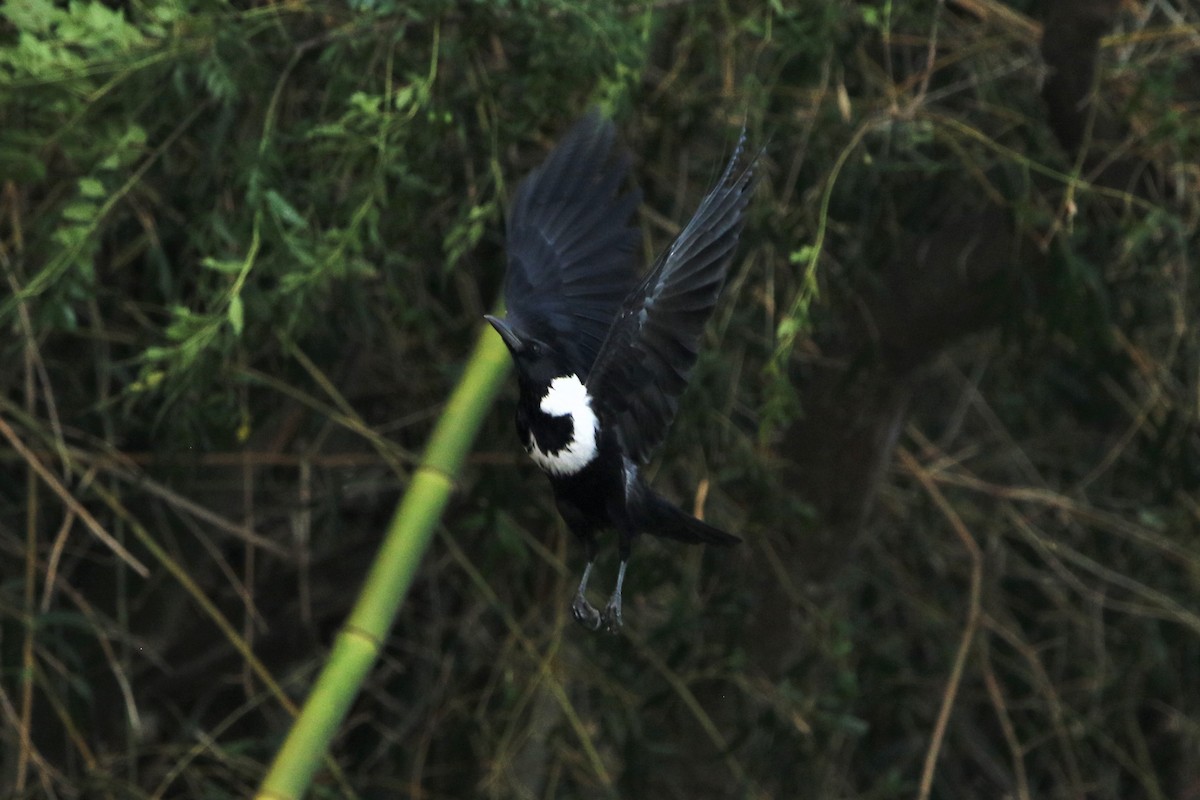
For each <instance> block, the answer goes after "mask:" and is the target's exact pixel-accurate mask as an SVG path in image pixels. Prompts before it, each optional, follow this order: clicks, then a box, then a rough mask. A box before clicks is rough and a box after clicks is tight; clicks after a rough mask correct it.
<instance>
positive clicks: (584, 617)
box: [571, 561, 600, 631]
mask: <svg viewBox="0 0 1200 800" xmlns="http://www.w3.org/2000/svg"><path fill="white" fill-rule="evenodd" d="M591 575H592V562H591V561H589V562H588V563H587V566H586V567H584V568H583V579H582V580H581V581H579V588H578V589H577V590H576V591H575V599H574V600H573V601H572V602H571V614H572V615H573V616H574V617H575V621H576V622H578V623H579V624H580V625H582V626H583V627H585V628H587V629H588V630H589V631H595V630H599V629H600V612H599V611H597V610H596V609H595V608H593V607H592V604H591V603H589V602H588V601H587V597H586V596H585V594H584V593H585V592H587V583H588V578H590V577H591Z"/></svg>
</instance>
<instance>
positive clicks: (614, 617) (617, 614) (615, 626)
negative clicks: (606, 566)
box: [600, 557, 629, 633]
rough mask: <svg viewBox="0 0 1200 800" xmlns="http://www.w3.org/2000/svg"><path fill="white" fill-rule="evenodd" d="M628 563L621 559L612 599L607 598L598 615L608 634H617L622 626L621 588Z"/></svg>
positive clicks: (625, 559)
mask: <svg viewBox="0 0 1200 800" xmlns="http://www.w3.org/2000/svg"><path fill="white" fill-rule="evenodd" d="M628 563H629V559H628V557H626V558H622V559H621V566H620V567H619V568H618V569H617V588H615V589H613V593H612V597H610V598H608V603H606V604H605V606H604V613H603V614H601V615H600V616H601V620H602V621H603V623H604V630H606V631H608V632H609V633H619V632H620V630H621V625H622V624H624V623H623V622H622V620H621V586H622V585H623V584H624V583H625V565H626V564H628Z"/></svg>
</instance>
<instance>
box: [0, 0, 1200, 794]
mask: <svg viewBox="0 0 1200 800" xmlns="http://www.w3.org/2000/svg"><path fill="white" fill-rule="evenodd" d="M1198 31H1200V10H1198V9H1197V8H1196V7H1195V5H1194V4H1190V3H1188V2H1183V0H1144V1H1141V0H1127V1H1126V2H1123V3H1117V2H1115V0H1102V1H1095V0H1057V1H1056V2H1045V3H1034V2H1028V1H1023V2H1016V3H1012V4H1006V3H1003V2H1000V0H944V2H933V1H932V0H928V1H926V2H914V3H892V2H884V1H882V0H881V1H880V2H851V1H850V0H841V1H840V2H839V1H837V0H830V1H829V2H806V3H783V2H777V3H765V4H764V3H753V2H712V3H708V2H703V3H686V2H671V1H670V0H666V1H664V2H656V3H639V2H616V3H613V2H608V0H605V1H604V2H598V1H597V2H567V0H556V1H554V2H544V3H536V2H524V1H523V0H509V1H508V2H471V1H470V0H417V2H412V3H400V2H392V1H391V0H380V1H379V2H369V1H368V0H359V2H352V3H349V4H340V3H328V2H313V3H304V2H286V3H285V2H279V3H275V2H264V3H254V4H249V3H235V4H232V5H230V4H226V3H218V2H212V1H211V0H180V2H177V3H161V4H160V3H154V2H140V1H139V0H129V1H128V2H120V1H118V0H109V1H108V2H99V1H98V0H75V2H72V3H71V4H69V5H63V4H56V3H52V2H49V0H21V1H20V2H17V1H16V0H10V1H9V2H8V3H6V4H5V5H3V6H0V273H2V278H3V282H2V285H0V325H2V327H0V388H2V389H3V391H2V393H0V742H2V745H0V795H2V796H4V797H10V796H12V797H21V798H34V797H38V798H40V797H56V798H92V797H96V798H121V799H124V798H150V797H154V798H159V797H163V798H175V797H187V798H226V797H242V796H246V795H248V794H250V793H252V792H253V790H254V787H255V786H256V785H257V783H258V781H259V780H260V778H261V776H262V772H263V770H264V768H265V765H266V763H267V762H269V760H270V759H271V758H272V756H273V754H274V752H275V750H276V748H277V747H278V745H279V742H280V740H281V738H282V736H283V735H284V733H285V732H286V730H287V728H288V725H289V722H290V716H289V715H288V713H287V712H286V711H285V710H284V709H283V708H282V707H281V706H280V703H279V702H278V700H277V699H276V698H275V697H273V696H272V695H271V694H270V692H268V691H267V690H266V689H265V688H264V686H263V684H262V682H261V681H260V680H259V678H258V677H256V676H255V675H254V674H253V672H252V671H251V670H250V669H249V667H248V666H247V659H246V657H245V653H246V652H247V648H249V649H251V650H253V652H254V653H256V654H257V656H258V657H259V658H261V659H262V660H263V662H265V664H266V665H267V667H268V668H269V669H270V671H271V673H272V674H273V675H274V676H275V678H276V679H277V680H278V681H280V682H281V683H283V684H284V685H285V687H286V688H287V689H288V691H289V692H291V693H292V694H293V696H294V697H295V698H296V699H300V698H302V697H303V696H304V694H305V691H306V689H307V687H308V685H309V684H310V682H311V680H312V678H313V676H314V674H315V672H316V670H317V669H319V667H320V665H321V664H322V662H323V656H324V653H325V652H326V649H327V647H328V645H329V643H330V640H331V637H332V636H333V634H334V632H335V631H336V630H337V629H338V627H339V626H340V625H341V623H342V621H343V620H344V618H345V615H346V612H347V611H348V609H349V607H350V605H351V603H352V602H353V599H354V596H355V593H356V592H357V590H358V588H359V586H360V584H361V581H362V578H363V575H364V573H365V571H366V569H367V566H368V565H369V563H370V559H371V558H372V556H373V554H374V551H375V549H376V548H377V546H378V544H379V540H380V537H381V533H382V530H383V528H384V527H385V525H386V523H387V521H388V519H389V517H390V516H391V513H392V510H393V508H394V507H395V504H396V502H397V500H398V499H399V497H400V495H401V493H402V491H403V490H404V488H405V486H406V484H407V481H408V479H409V478H410V476H411V474H412V471H413V469H414V467H415V458H416V454H418V453H419V452H420V450H421V448H422V446H423V444H424V442H425V439H426V437H427V435H428V432H429V430H430V428H431V426H432V425H433V423H434V422H435V421H436V419H437V418H438V415H439V413H440V411H441V405H442V403H443V401H444V399H445V398H446V396H447V395H448V394H449V392H450V391H451V389H452V388H453V386H454V385H455V381H456V378H457V376H458V374H459V373H460V371H461V370H462V367H463V364H464V361H465V359H466V357H467V354H468V353H469V351H470V348H471V347H472V345H473V343H474V340H475V337H476V336H477V334H478V331H479V329H480V327H481V325H482V319H481V316H482V314H484V313H485V312H487V311H489V310H491V309H492V308H493V307H494V303H495V301H496V298H497V293H498V289H499V286H500V281H501V277H502V274H503V266H504V257H503V237H502V231H503V217H504V210H505V207H506V202H507V199H508V198H509V197H510V196H511V193H512V190H513V188H514V186H515V184H516V182H517V181H518V180H519V179H520V178H521V177H522V176H523V175H524V174H525V173H526V172H527V171H528V170H529V169H531V168H532V167H533V166H534V165H536V164H537V163H538V162H539V161H540V159H541V158H543V157H544V155H545V153H546V152H547V151H548V148H549V147H550V146H551V145H552V143H553V142H554V141H555V139H556V138H557V137H558V136H559V135H560V134H561V133H562V132H563V131H564V130H566V128H567V127H568V126H569V124H570V123H571V122H572V121H573V120H574V119H576V118H577V117H578V116H580V115H581V114H582V113H584V112H585V111H586V109H588V108H589V107H590V106H592V105H595V104H599V105H600V106H601V108H603V109H604V110H605V112H606V113H609V114H612V115H613V116H614V118H615V119H616V121H617V126H618V128H619V130H620V131H621V135H622V138H623V141H624V142H625V143H626V144H627V145H628V146H629V148H630V149H631V151H632V152H633V153H634V155H635V162H634V167H633V172H634V174H635V175H636V177H637V181H638V183H639V184H640V186H641V187H642V189H643V190H644V192H645V196H646V203H645V207H644V209H643V211H642V212H641V214H640V216H639V220H640V223H641V225H642V227H643V229H644V231H645V234H646V243H647V244H646V260H649V258H651V257H652V256H653V254H654V253H655V252H657V251H658V250H660V249H661V248H663V247H665V246H666V245H667V244H668V243H669V242H670V240H671V237H672V236H673V235H674V234H675V233H677V232H678V230H679V226H680V224H681V223H682V222H684V221H685V220H686V219H687V217H688V216H689V215H690V213H691V212H692V210H693V209H694V207H695V205H696V203H697V202H698V200H699V199H700V197H701V196H702V195H703V193H704V191H705V189H706V188H707V186H708V185H709V183H710V182H711V181H712V179H713V178H715V176H716V175H717V174H718V171H719V169H720V167H721V165H722V164H723V162H724V160H725V158H726V157H727V156H728V154H729V152H730V150H731V148H732V146H733V143H734V142H735V140H736V136H737V132H738V130H739V128H740V127H741V125H742V124H743V122H745V124H746V125H747V129H748V132H749V135H750V138H751V140H752V141H753V142H755V143H758V144H760V145H762V146H763V147H765V154H764V156H763V163H764V171H765V175H764V178H763V180H762V181H761V183H760V185H759V188H758V192H757V196H756V199H755V201H754V203H753V204H752V207H751V210H750V220H749V224H748V227H747V231H746V234H745V236H744V238H743V243H742V246H741V248H740V253H739V256H738V258H737V259H736V261H735V262H734V265H733V268H732V270H731V275H730V281H729V284H728V288H727V290H726V292H725V294H724V297H723V299H722V302H721V305H720V307H719V309H718V311H717V314H716V317H715V319H714V320H713V322H712V323H711V324H710V326H709V329H708V331H709V332H708V336H707V341H706V346H705V350H704V353H703V355H702V358H701V361H700V364H699V365H698V368H697V370H696V373H695V375H694V379H693V384H692V387H691V389H690V390H689V392H688V393H687V395H686V396H685V397H684V399H683V402H682V407H681V411H680V415H679V418H678V420H677V422H676V425H675V427H674V430H673V432H672V434H671V436H670V439H669V441H668V443H667V445H666V446H665V447H664V449H663V451H662V452H661V453H660V455H659V458H658V459H657V460H656V466H655V467H654V469H653V470H652V474H653V476H654V483H655V485H656V486H657V487H658V488H659V489H660V490H661V491H663V493H665V494H667V495H668V496H670V497H672V498H673V499H676V500H679V501H681V502H682V503H683V504H684V505H685V507H688V508H693V507H694V508H695V509H697V510H699V511H701V512H702V513H703V514H704V516H705V518H706V519H708V520H710V521H712V522H713V523H714V524H717V525H719V526H721V527H723V528H725V529H728V530H731V531H735V532H737V533H739V534H740V535H741V536H742V537H743V538H744V539H745V544H743V545H741V546H740V547H739V548H737V549H735V550H733V551H720V552H717V551H709V552H704V551H701V550H699V549H687V548H683V547H680V546H676V545H672V544H670V543H661V542H658V541H653V540H649V539H643V540H642V541H640V542H639V545H640V546H639V547H638V548H637V549H636V550H635V554H634V567H635V569H633V570H632V571H631V574H630V581H629V582H628V583H627V585H626V607H625V618H626V622H627V626H626V632H625V634H624V635H622V636H621V637H619V638H610V637H604V636H597V635H592V634H589V633H586V632H584V631H583V630H581V629H579V628H578V627H577V626H576V625H575V624H574V622H573V621H572V620H571V619H570V616H569V613H568V611H567V604H568V600H569V597H570V595H571V593H572V592H573V590H574V578H573V575H575V574H577V568H578V567H579V553H578V551H577V550H576V549H574V547H573V546H572V545H573V543H571V542H569V541H568V539H567V535H566V532H565V529H564V528H563V525H562V523H561V522H560V521H559V519H558V517H557V515H556V514H555V512H554V509H553V503H552V500H551V495H550V492H549V487H548V486H547V484H546V482H545V480H544V479H543V478H542V477H541V476H540V475H539V474H538V473H537V470H536V468H535V467H534V466H533V465H532V464H531V463H530V462H529V461H528V460H527V459H526V458H525V457H524V454H523V453H522V452H521V449H520V446H519V445H518V443H517V440H516V436H515V435H514V433H513V430H512V422H511V414H512V411H513V399H514V396H515V387H513V386H509V387H508V389H507V391H506V393H505V394H504V395H502V397H501V398H500V400H499V402H498V404H497V406H496V408H495V409H494V410H493V412H492V413H491V414H490V415H489V417H488V422H487V423H486V425H485V428H484V430H483V432H482V434H481V436H480V437H479V439H478V442H477V444H476V447H475V450H474V455H473V456H472V458H471V459H470V461H469V463H468V467H467V469H466V471H465V473H464V474H463V475H461V476H459V481H458V485H457V491H456V494H455V496H454V498H453V500H452V501H451V504H450V507H449V509H448V512H447V515H446V517H445V519H444V522H443V525H442V527H441V528H440V530H439V533H438V535H437V537H436V538H435V539H434V542H433V545H432V547H431V548H430V550H429V552H428V553H427V555H426V558H425V560H424V562H423V565H422V567H421V570H420V572H419V574H418V578H417V582H416V585H415V586H414V587H413V589H412V591H411V592H410V594H409V596H408V598H407V601H406V604H405V606H404V609H403V612H402V614H401V617H400V618H399V620H398V622H397V624H396V626H395V628H394V630H393V633H392V636H391V637H390V638H389V639H388V641H387V642H386V645H385V648H384V655H383V658H382V660H381V662H380V664H379V665H378V667H377V668H376V669H375V670H374V672H373V673H372V677H371V679H370V681H369V683H368V685H367V687H366V689H365V691H364V692H363V693H362V695H361V696H360V698H359V700H358V701H357V703H356V704H355V706H354V709H353V711H352V713H351V716H350V718H349V719H348V720H347V722H346V723H345V725H344V726H343V728H342V730H341V732H340V734H339V736H338V737H337V739H336V740H335V744H334V747H333V759H334V761H335V762H336V764H337V765H338V766H339V768H340V773H337V774H335V773H334V772H331V771H328V770H326V771H323V772H322V773H320V774H319V776H318V780H317V784H316V786H315V790H314V794H315V796H320V797H353V796H359V797H363V798H393V797H413V798H459V797H492V798H509V797H518V798H592V797H636V798H640V797H654V798H696V797H715V798H725V797H729V798H741V797H748V798H792V797H811V798H840V797H845V798H859V797H862V798H910V797H924V796H932V797H938V798H1001V797H1010V798H1021V799H1022V800H1027V799H1029V798H1063V799H1064V800H1066V799H1068V798H1070V799H1071V800H1078V799H1080V798H1156V799H1159V798H1161V799H1162V800H1198V799H1200V690H1198V689H1197V687H1198V686H1200V499H1198V496H1200V333H1198V330H1197V327H1196V324H1195V323H1196V315H1197V309H1198V303H1197V300H1198V298H1200V278H1198V277H1197V275H1196V272H1195V269H1194V264H1195V259H1196V255H1195V254H1196V252H1197V245H1198V244H1200V235H1198V229H1200V194H1198V192H1197V187H1198V184H1200V115H1198V114H1197V111H1198V110H1200V108H1198V99H1200V33H1198ZM146 541H152V542H153V543H155V544H157V546H158V547H160V548H161V550H160V551H158V552H155V551H154V550H153V548H148V547H147V545H146ZM119 550H124V551H127V555H121V554H120V553H119V552H118V551H119ZM135 560H136V563H138V564H144V565H145V566H146V567H147V572H148V574H147V576H146V577H142V576H140V575H139V574H138V573H137V570H136V568H135V566H134V563H135ZM613 560H614V559H613V557H612V554H611V552H610V553H609V560H608V561H604V560H602V562H601V565H600V568H601V570H602V571H605V572H606V574H611V571H612V569H613V568H614V564H613V563H612V561H613ZM215 615H221V616H223V617H225V618H227V619H228V620H230V621H231V622H232V627H231V628H230V629H227V630H222V629H221V628H220V627H219V626H218V625H217V624H216V623H215V622H214V617H215Z"/></svg>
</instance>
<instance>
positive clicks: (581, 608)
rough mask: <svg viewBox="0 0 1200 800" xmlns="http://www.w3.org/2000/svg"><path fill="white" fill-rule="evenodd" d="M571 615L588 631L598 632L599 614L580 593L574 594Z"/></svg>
mask: <svg viewBox="0 0 1200 800" xmlns="http://www.w3.org/2000/svg"><path fill="white" fill-rule="evenodd" d="M606 610H607V609H606ZM571 615H572V616H573V617H575V621H576V622H578V623H579V624H580V625H582V626H583V627H585V628H587V629H588V630H589V631H598V630H600V612H599V611H597V610H596V609H595V608H594V607H593V606H592V604H591V603H589V602H588V601H587V598H585V597H584V596H583V593H582V592H580V593H578V594H576V595H575V600H574V602H572V603H571Z"/></svg>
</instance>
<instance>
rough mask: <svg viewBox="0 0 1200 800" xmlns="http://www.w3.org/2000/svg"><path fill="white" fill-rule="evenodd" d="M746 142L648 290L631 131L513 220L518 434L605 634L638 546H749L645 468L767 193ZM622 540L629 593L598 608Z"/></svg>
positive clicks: (566, 146) (563, 156) (609, 128)
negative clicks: (605, 568) (599, 566)
mask: <svg viewBox="0 0 1200 800" xmlns="http://www.w3.org/2000/svg"><path fill="white" fill-rule="evenodd" d="M757 163H758V156H757V155H753V156H751V155H750V154H749V153H748V151H747V139H746V133H745V129H744V128H743V130H742V133H741V136H740V137H739V139H738V143H737V146H736V148H735V150H734V153H733V155H732V156H731V158H730V159H729V162H728V164H727V166H726V167H725V170H724V172H723V173H722V174H721V176H720V178H719V179H718V180H717V182H716V184H715V185H714V186H713V187H712V188H711V189H710V191H709V192H708V194H707V195H706V196H705V197H704V199H703V200H702V201H701V203H700V205H699V206H698V208H697V210H696V212H695V214H694V215H693V216H692V218H691V220H690V221H689V222H688V223H687V225H686V226H684V228H683V230H682V231H681V232H680V233H679V235H678V236H677V237H676V238H675V240H674V242H673V243H672V244H671V245H670V247H668V248H667V249H666V250H665V251H664V252H663V253H662V254H661V255H660V256H659V257H658V258H657V259H656V260H655V262H654V264H653V266H652V267H651V268H650V269H649V270H648V271H647V272H646V274H645V275H644V276H643V277H641V278H640V279H639V277H638V274H637V269H636V262H637V253H638V251H639V250H640V246H641V240H642V236H641V231H640V229H639V228H637V227H634V226H633V224H632V217H633V215H634V213H635V212H636V210H637V208H638V206H639V205H640V203H641V193H640V191H638V190H637V189H636V188H626V184H627V179H628V174H629V170H630V164H631V156H630V154H629V153H628V151H627V150H626V149H625V148H624V147H622V146H621V145H619V144H618V143H617V135H616V130H615V127H614V125H613V123H612V122H611V120H609V119H607V118H606V117H604V116H603V115H601V114H600V112H599V111H597V110H595V109H593V110H592V111H591V112H590V113H588V114H587V115H586V116H584V117H583V118H582V119H580V120H579V121H578V122H576V123H575V124H574V125H573V126H572V127H571V128H570V129H569V130H568V132H567V133H566V134H565V135H564V136H563V137H562V139H561V140H560V142H559V144H558V145H557V146H556V147H555V148H554V149H552V150H551V152H550V154H549V155H548V156H547V157H546V159H545V160H544V161H543V162H542V163H541V165H540V166H538V167H537V168H535V169H534V170H533V171H532V172H530V173H529V175H528V176H527V177H526V178H525V179H524V180H523V181H522V182H521V183H520V184H519V185H518V187H517V189H516V191H515V192H514V194H513V198H512V202H511V203H510V206H509V212H508V214H507V219H506V247H505V249H506V253H507V259H506V271H505V278H504V287H503V291H504V302H505V308H506V315H505V316H504V317H503V318H500V317H497V316H494V315H491V314H488V315H485V319H486V320H487V322H488V323H490V324H491V326H492V327H493V328H494V329H495V330H496V332H497V333H498V334H499V335H500V337H501V338H502V339H503V340H504V344H505V345H506V346H507V348H508V351H509V353H510V354H511V357H512V359H513V362H514V365H515V372H516V375H517V383H518V390H519V391H518V399H517V406H516V426H517V432H518V434H519V436H520V439H521V441H522V443H523V444H524V447H525V450H526V452H527V453H528V454H529V455H530V457H531V458H532V460H533V462H534V463H535V464H536V465H537V466H538V467H539V468H540V469H541V470H542V471H543V472H544V473H545V474H546V476H547V477H548V478H549V481H550V485H551V487H552V489H553V493H554V499H555V505H556V506H557V509H558V512H559V514H560V516H561V517H562V518H563V520H564V522H565V523H566V525H567V527H568V528H569V529H570V531H571V532H572V534H574V536H575V537H576V538H577V539H579V541H580V542H582V544H583V550H584V555H585V557H586V565H585V567H584V569H583V576H582V578H581V579H580V582H579V586H578V588H577V589H576V592H575V595H574V598H573V600H572V602H571V612H572V615H573V617H574V618H575V619H576V620H577V621H578V622H579V623H580V624H582V625H583V626H584V627H585V628H588V629H590V630H592V631H596V630H600V629H601V628H603V629H604V630H605V631H607V632H610V633H614V634H615V633H617V632H619V631H620V630H621V627H622V625H623V617H622V611H621V593H622V588H623V585H624V582H625V572H626V568H627V566H628V562H629V558H630V555H631V552H632V547H633V542H634V540H635V539H636V538H637V537H638V536H639V535H640V534H642V533H646V534H650V535H652V536H656V537H661V538H664V539H672V540H675V541H678V542H685V543H693V544H700V543H703V544H708V545H717V546H722V547H725V546H731V545H734V544H737V543H738V542H740V541H741V539H740V538H739V537H737V536H735V535H733V534H730V533H727V532H725V531H723V530H720V529H719V528H716V527H714V526H712V525H709V524H708V523H706V522H703V521H701V520H699V519H696V518H695V517H693V516H692V515H690V514H688V513H686V512H684V511H683V510H681V509H680V508H678V507H677V506H676V505H674V504H672V503H671V502H670V501H668V500H666V499H665V498H664V497H662V496H661V495H660V494H658V493H657V492H655V491H654V490H653V489H652V488H650V486H649V485H648V483H647V482H646V481H645V479H644V478H643V477H642V473H641V469H642V467H643V466H645V464H646V463H647V462H648V460H649V459H650V457H651V455H652V454H653V452H654V451H655V450H656V448H657V447H658V446H659V444H661V442H662V441H663V439H664V437H665V436H666V434H667V431H668V428H669V427H670V424H671V422H672V420H673V419H674V417H675V412H676V409H677V407H678V404H679V397H680V395H681V393H682V392H683V390H684V388H685V387H686V385H687V381H688V377H689V374H690V372H691V370H692V367H693V366H694V364H695V362H696V358H697V355H698V352H699V349H700V342H701V338H702V336H703V333H704V327H705V324H706V323H707V321H708V319H709V317H710V316H711V315H712V311H713V309H714V307H715V306H716V303H717V299H718V297H719V295H720V292H721V289H722V286H723V285H724V283H725V276H726V273H727V271H728V268H729V265H730V263H731V261H732V259H733V257H734V253H735V250H736V248H737V244H738V239H739V237H740V236H741V233H742V229H743V226H744V224H745V217H746V208H747V206H748V204H749V200H750V197H751V194H752V190H753V188H754V185H755V183H756V169H757ZM605 531H615V533H616V535H617V550H618V555H619V559H620V562H619V566H618V571H617V580H616V586H615V588H614V590H613V593H612V595H611V596H610V597H609V599H608V602H607V603H606V604H605V606H604V609H603V611H598V610H597V609H596V608H595V607H594V606H592V605H591V603H590V602H589V601H588V599H587V587H588V580H589V578H590V577H591V574H592V567H593V564H594V562H595V560H596V555H597V550H598V538H597V537H598V535H599V534H601V533H603V532H605Z"/></svg>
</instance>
